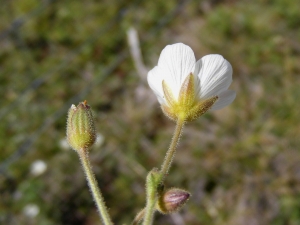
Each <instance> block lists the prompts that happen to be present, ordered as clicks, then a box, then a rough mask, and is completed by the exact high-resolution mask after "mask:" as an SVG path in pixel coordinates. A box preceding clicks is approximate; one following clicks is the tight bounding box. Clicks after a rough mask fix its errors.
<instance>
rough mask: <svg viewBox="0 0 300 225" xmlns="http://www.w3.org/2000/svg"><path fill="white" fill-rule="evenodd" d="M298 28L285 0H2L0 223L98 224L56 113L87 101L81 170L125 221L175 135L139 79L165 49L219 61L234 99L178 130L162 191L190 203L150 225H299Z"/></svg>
mask: <svg viewBox="0 0 300 225" xmlns="http://www.w3.org/2000/svg"><path fill="white" fill-rule="evenodd" d="M299 24H300V10H299V3H298V1H295V0H272V1H270V0H255V1H247V0H241V1H238V0H226V1H220V0H211V1H209V0H203V1H193V0H191V1H187V0H184V1H172V0H171V1H140V0H135V1H125V0H121V1H119V0H101V1H96V0H83V1H72V0H65V1H55V0H43V1H41V0H26V1H24V0H2V1H1V7H0V96H1V100H0V101H1V104H0V121H1V122H0V149H1V151H0V195H1V196H0V224H5V225H11V224H13V225H17V224H22V225H35V224H38V225H60V224H64V225H69V224H70V225H71V224H72V225H74V224H78V225H90V224H100V220H99V218H98V215H97V211H96V208H95V206H94V203H93V200H92V198H91V195H90V193H89V190H88V188H87V184H86V181H85V177H84V175H83V172H82V170H81V167H80V162H79V160H78V157H77V154H76V153H75V152H74V151H73V150H70V149H69V148H68V147H67V145H66V141H65V127H66V114H67V110H68V108H69V107H70V106H71V104H72V103H74V104H77V103H78V102H79V101H83V100H85V99H86V100H87V101H88V103H89V105H91V106H92V108H93V111H94V115H95V119H96V124H97V131H98V133H99V134H98V135H99V141H98V143H97V145H95V146H94V147H93V150H92V151H91V154H90V157H91V161H92V165H93V169H94V171H95V173H96V177H97V179H98V181H99V185H100V187H101V189H102V191H103V194H104V197H105V199H106V202H107V205H108V207H109V208H110V212H111V214H112V217H113V220H114V222H115V223H116V224H123V223H127V224H129V223H130V221H131V220H132V219H133V217H134V215H135V214H136V213H137V212H138V211H139V210H140V209H141V208H142V207H143V206H144V204H145V199H144V197H145V190H144V183H145V176H146V174H147V171H149V170H151V169H152V168H153V167H158V166H159V165H160V164H161V163H162V160H163V158H164V154H165V152H166V149H167V148H168V145H169V142H170V139H171V136H172V133H173V129H174V128H175V125H174V123H173V122H171V121H169V120H168V119H167V118H166V117H165V116H164V115H163V113H162V112H161V110H160V108H159V104H158V103H157V100H156V98H155V96H154V94H153V93H152V91H151V90H150V88H149V87H148V85H147V83H146V80H145V79H146V75H147V71H148V70H150V69H151V68H153V67H154V66H155V65H156V64H157V60H158V57H159V54H160V52H161V50H162V49H163V48H164V47H165V46H166V45H167V44H172V43H177V42H183V43H185V44H187V45H189V46H191V47H192V49H193V50H194V51H195V55H196V58H197V59H199V58H201V57H202V56H204V55H206V54H210V53H219V54H221V55H223V56H224V57H225V58H226V59H227V60H228V61H229V62H230V63H231V64H232V66H233V71H234V73H233V84H232V86H231V89H233V90H235V91H236V92H237V98H236V100H235V101H234V102H233V104H231V105H230V106H228V107H226V108H224V109H222V110H219V111H216V112H210V113H207V114H205V115H204V116H203V117H201V118H200V119H199V120H198V121H196V122H193V123H190V124H187V126H186V127H185V129H184V132H183V135H182V140H181V143H180V146H179V148H178V152H177V155H176V157H175V161H174V166H173V167H172V170H171V173H170V175H169V177H168V179H167V185H168V186H169V187H174V186H175V187H180V188H184V189H186V190H188V191H190V192H191V193H192V197H191V199H190V201H189V202H188V204H187V205H186V206H185V207H184V208H183V210H181V211H180V212H179V213H176V214H174V215H172V216H161V215H158V214H156V219H155V224H161V225H165V224H174V225H184V224H187V225H202V224H203V225H204V224H205V225H221V224H230V225H240V224H243V225H265V224H274V225H281V224H282V225H296V224H300V152H299V146H300V139H299V136H300V122H299V121H300V120H299V109H300V100H299V99H300V76H299V74H300V42H299V40H300V29H299ZM131 27H134V28H135V30H136V31H137V33H138V36H139V40H140V49H141V52H142V60H143V62H144V65H145V66H143V64H141V65H139V61H138V59H141V57H140V58H139V57H137V59H134V58H133V57H132V55H131V54H130V47H129V44H128V41H127V32H128V31H129V30H130V28H131ZM131 40H132V39H131ZM136 46H137V45H136ZM135 62H136V63H135ZM136 64H137V66H136Z"/></svg>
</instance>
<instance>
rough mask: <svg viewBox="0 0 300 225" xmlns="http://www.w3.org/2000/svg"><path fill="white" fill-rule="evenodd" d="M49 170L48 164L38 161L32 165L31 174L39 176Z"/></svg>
mask: <svg viewBox="0 0 300 225" xmlns="http://www.w3.org/2000/svg"><path fill="white" fill-rule="evenodd" d="M46 170H47V164H46V163H45V162H44V161H43V160H36V161H34V162H33V163H32V164H31V167H30V172H31V174H32V175H34V176H39V175H41V174H43V173H44V172H45V171H46Z"/></svg>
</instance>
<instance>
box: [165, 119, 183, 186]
mask: <svg viewBox="0 0 300 225" xmlns="http://www.w3.org/2000/svg"><path fill="white" fill-rule="evenodd" d="M184 122H185V121H184V120H182V119H180V118H179V119H178V120H177V123H176V128H175V131H174V134H173V138H172V141H171V144H170V147H169V149H168V151H167V154H166V156H165V159H164V162H163V164H162V166H161V170H160V173H161V174H162V182H163V181H164V180H165V178H166V176H167V175H168V173H169V170H170V167H171V164H172V161H173V158H174V156H175V153H176V147H177V144H178V142H179V139H180V135H181V132H182V129H183V126H184Z"/></svg>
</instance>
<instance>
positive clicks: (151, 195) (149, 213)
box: [143, 185, 157, 225]
mask: <svg viewBox="0 0 300 225" xmlns="http://www.w3.org/2000/svg"><path fill="white" fill-rule="evenodd" d="M146 190H147V204H146V208H145V215H144V220H143V225H152V224H153V217H154V212H155V204H156V201H157V193H156V189H155V188H153V187H150V185H147V186H146Z"/></svg>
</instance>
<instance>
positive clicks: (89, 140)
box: [67, 101, 96, 151]
mask: <svg viewBox="0 0 300 225" xmlns="http://www.w3.org/2000/svg"><path fill="white" fill-rule="evenodd" d="M67 139H68V143H69V145H70V146H71V147H72V148H73V149H74V150H76V151H78V150H80V149H88V148H89V147H91V146H92V145H93V144H94V143H95V141H96V130H95V125H94V119H93V115H92V111H91V108H90V106H89V105H87V103H86V101H84V102H81V103H79V104H78V106H77V107H76V106H75V105H72V106H71V108H70V109H69V112H68V120H67Z"/></svg>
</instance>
